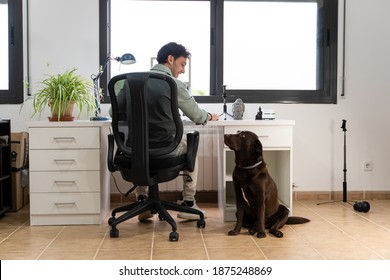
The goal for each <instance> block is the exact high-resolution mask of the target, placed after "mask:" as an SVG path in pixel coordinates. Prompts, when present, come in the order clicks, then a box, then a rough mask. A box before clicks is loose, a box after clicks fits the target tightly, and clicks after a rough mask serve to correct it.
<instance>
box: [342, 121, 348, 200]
mask: <svg viewBox="0 0 390 280" xmlns="http://www.w3.org/2000/svg"><path fill="white" fill-rule="evenodd" d="M346 123H347V121H346V120H343V123H342V125H341V128H342V130H343V131H344V168H343V172H344V181H343V202H347V127H346Z"/></svg>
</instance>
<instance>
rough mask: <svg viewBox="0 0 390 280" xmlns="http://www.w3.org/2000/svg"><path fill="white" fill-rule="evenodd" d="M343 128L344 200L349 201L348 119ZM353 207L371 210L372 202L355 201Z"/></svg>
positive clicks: (361, 210) (360, 209) (342, 125)
mask: <svg viewBox="0 0 390 280" xmlns="http://www.w3.org/2000/svg"><path fill="white" fill-rule="evenodd" d="M341 129H342V130H343V131H344V168H343V172H344V181H343V202H348V200H347V193H348V190H347V121H346V120H343V123H342V124H341ZM332 202H337V201H328V202H322V203H317V205H320V204H326V203H332ZM353 209H354V210H355V211H357V212H365V213H366V212H368V211H369V210H370V204H369V203H368V202H367V201H362V202H355V203H354V204H353Z"/></svg>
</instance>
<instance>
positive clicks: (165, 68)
mask: <svg viewBox="0 0 390 280" xmlns="http://www.w3.org/2000/svg"><path fill="white" fill-rule="evenodd" d="M190 57H191V54H190V52H189V51H188V50H187V49H186V48H185V47H184V46H182V45H180V44H177V43H174V42H170V43H168V44H166V45H164V46H162V47H161V49H160V50H159V51H158V54H157V62H158V64H156V65H155V66H153V67H152V69H151V70H150V71H151V72H156V73H160V74H164V75H167V76H170V77H173V79H174V80H175V82H176V85H177V90H178V105H179V109H180V110H181V111H182V112H183V113H184V115H185V116H186V117H188V118H189V119H190V120H191V121H193V122H194V123H196V124H203V125H204V124H206V123H207V121H218V120H219V115H218V114H215V113H208V112H206V111H205V110H203V109H201V108H200V107H199V105H198V103H197V102H196V101H195V99H194V97H193V96H192V95H191V94H190V92H189V91H188V89H187V87H186V85H185V84H184V83H183V82H182V81H180V80H178V79H177V78H178V77H179V75H180V74H183V73H184V72H185V66H186V65H187V59H188V58H190ZM118 105H119V112H121V111H123V112H126V96H125V95H124V94H119V95H118ZM110 113H111V112H110ZM174 152H175V154H176V155H181V154H185V153H186V152H187V139H186V138H185V137H183V138H182V140H181V142H180V143H179V145H178V147H177V148H176V150H175V151H174ZM185 175H188V176H190V177H188V176H183V192H182V200H179V201H178V203H179V204H183V205H186V206H189V207H192V208H194V209H198V210H200V211H202V212H203V214H204V217H205V218H206V213H205V211H203V210H201V209H200V208H199V207H198V206H197V205H196V200H195V193H196V184H197V178H198V161H197V160H196V161H195V167H194V171H193V172H185ZM187 178H192V180H187ZM147 194H148V192H147V186H138V187H137V188H136V190H135V195H136V199H137V200H144V199H146V198H147ZM152 216H153V215H152V214H151V212H150V211H146V212H144V213H142V214H140V215H139V216H138V219H139V220H140V221H142V220H145V219H148V218H151V217H152ZM177 217H178V218H181V219H187V220H197V219H198V218H199V215H196V214H191V213H183V212H179V213H178V214H177Z"/></svg>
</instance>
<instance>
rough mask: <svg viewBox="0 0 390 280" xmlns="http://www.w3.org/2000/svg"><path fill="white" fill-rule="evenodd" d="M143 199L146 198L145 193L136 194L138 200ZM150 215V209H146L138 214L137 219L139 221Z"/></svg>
mask: <svg viewBox="0 0 390 280" xmlns="http://www.w3.org/2000/svg"><path fill="white" fill-rule="evenodd" d="M145 199H147V197H146V196H145V195H142V194H141V195H140V196H138V198H137V200H138V201H143V200H145ZM152 217H153V214H152V212H150V210H148V211H145V212H143V213H141V214H139V215H138V221H140V222H142V221H146V220H147V219H150V218H152Z"/></svg>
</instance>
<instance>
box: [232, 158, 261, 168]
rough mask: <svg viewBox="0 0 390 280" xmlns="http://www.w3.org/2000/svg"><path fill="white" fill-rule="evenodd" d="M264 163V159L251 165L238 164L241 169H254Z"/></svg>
mask: <svg viewBox="0 0 390 280" xmlns="http://www.w3.org/2000/svg"><path fill="white" fill-rule="evenodd" d="M262 163H263V161H262V160H260V161H259V162H257V163H255V164H253V165H249V166H238V167H240V168H241V169H252V168H255V167H257V166H259V165H260V164H262Z"/></svg>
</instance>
